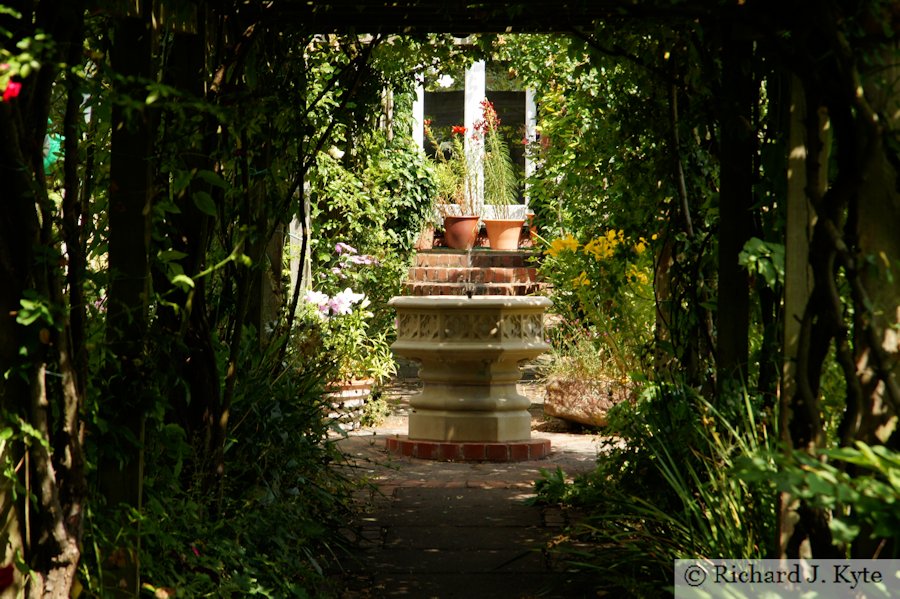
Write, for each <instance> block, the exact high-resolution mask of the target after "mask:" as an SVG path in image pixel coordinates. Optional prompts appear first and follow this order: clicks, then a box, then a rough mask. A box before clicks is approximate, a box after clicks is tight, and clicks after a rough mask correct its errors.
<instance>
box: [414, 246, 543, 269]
mask: <svg viewBox="0 0 900 599" xmlns="http://www.w3.org/2000/svg"><path fill="white" fill-rule="evenodd" d="M539 255H540V254H538V253H537V252H533V251H529V250H514V251H498V250H487V249H479V248H475V249H473V250H472V251H471V252H467V251H465V250H450V249H433V250H420V251H419V252H417V253H416V263H415V266H416V267H445V268H532V267H533V266H534V259H535V258H536V257H538V256H539Z"/></svg>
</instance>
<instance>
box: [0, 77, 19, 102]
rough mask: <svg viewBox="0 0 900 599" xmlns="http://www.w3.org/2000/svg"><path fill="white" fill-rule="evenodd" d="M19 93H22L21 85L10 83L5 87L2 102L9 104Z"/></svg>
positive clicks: (15, 82) (14, 82) (16, 82)
mask: <svg viewBox="0 0 900 599" xmlns="http://www.w3.org/2000/svg"><path fill="white" fill-rule="evenodd" d="M20 91H22V84H21V83H19V82H18V81H10V82H9V83H8V84H7V85H6V90H5V91H4V92H3V101H4V102H9V101H10V100H12V99H13V98H15V97H16V96H18V95H19V92H20Z"/></svg>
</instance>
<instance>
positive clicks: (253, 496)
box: [81, 352, 350, 597]
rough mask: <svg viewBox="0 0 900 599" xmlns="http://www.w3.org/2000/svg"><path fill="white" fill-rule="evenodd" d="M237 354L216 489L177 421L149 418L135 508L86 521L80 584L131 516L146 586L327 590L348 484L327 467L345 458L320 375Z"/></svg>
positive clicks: (239, 591)
mask: <svg viewBox="0 0 900 599" xmlns="http://www.w3.org/2000/svg"><path fill="white" fill-rule="evenodd" d="M245 355H248V357H249V358H250V359H249V360H248V362H247V364H245V365H244V366H245V367H244V368H242V369H241V371H242V372H243V373H244V375H243V376H242V377H241V381H240V382H239V384H238V386H237V389H236V394H235V400H234V404H233V413H232V420H233V422H234V423H235V424H234V426H233V428H232V429H231V433H230V436H229V440H228V443H227V446H226V450H225V455H226V459H227V463H228V469H227V470H226V473H225V475H224V479H223V481H222V485H221V487H219V488H213V489H210V488H206V487H205V486H204V483H203V479H202V476H201V473H202V472H201V470H200V469H199V468H198V463H197V460H198V459H201V460H202V453H197V451H198V450H199V448H197V447H194V446H192V444H191V440H190V439H189V438H188V437H187V436H186V433H185V431H184V429H182V428H181V427H179V426H177V425H175V424H165V423H160V424H158V425H155V426H153V428H151V429H150V430H148V434H147V448H146V452H147V461H146V463H147V472H146V475H145V492H146V494H147V501H146V502H145V505H144V509H143V511H142V512H141V513H140V514H137V513H135V512H134V511H132V510H130V509H124V510H115V511H113V512H111V513H110V512H104V514H105V515H104V516H103V518H102V520H101V519H100V515H99V514H96V513H95V515H94V516H93V517H92V518H91V519H90V520H89V530H88V537H89V538H90V539H91V540H92V545H91V546H90V551H88V552H87V553H88V555H87V556H86V558H85V561H84V563H83V565H82V570H81V574H82V579H83V580H84V581H85V582H86V586H87V589H88V591H90V592H92V593H94V592H99V589H98V588H97V585H98V584H99V582H100V581H99V576H100V575H101V573H102V570H103V567H104V564H105V563H107V562H108V561H110V560H115V559H116V558H115V552H116V551H117V549H116V548H121V547H122V546H123V541H124V542H125V543H126V546H127V543H128V537H127V531H128V530H129V528H130V526H129V523H130V522H134V521H139V522H140V525H141V563H142V568H143V574H142V579H143V580H144V588H145V589H148V590H151V591H152V590H153V589H157V588H160V589H171V590H173V591H174V592H176V593H177V595H176V596H178V597H199V596H216V597H227V596H232V597H237V596H241V597H243V596H262V597H314V596H328V595H329V594H330V593H331V590H330V588H331V587H330V585H331V583H330V582H329V581H328V580H327V579H326V578H325V577H324V575H323V572H324V570H325V568H326V566H327V565H328V560H334V559H337V558H338V556H339V554H340V553H341V547H342V544H343V540H342V537H341V536H340V534H339V532H338V531H339V530H340V529H341V528H342V527H343V526H344V525H345V523H346V521H347V518H348V517H349V514H350V501H349V490H350V483H349V482H348V481H347V480H345V479H344V478H343V477H342V476H341V475H340V474H339V473H338V472H337V471H336V470H335V469H333V468H329V467H328V466H329V464H331V463H333V462H336V461H338V460H340V459H341V455H340V452H339V451H338V449H337V448H336V447H335V446H334V444H333V442H332V441H330V440H329V436H328V431H329V429H328V423H327V422H326V420H325V418H323V417H322V415H323V413H325V407H324V405H323V399H322V397H323V385H324V380H323V378H322V372H320V371H318V369H317V368H316V367H315V365H314V364H311V363H306V361H305V360H303V361H301V358H302V356H299V355H297V356H293V355H292V356H289V360H290V361H291V363H292V367H291V368H289V369H286V370H283V371H281V373H280V374H278V375H277V376H275V377H273V376H272V374H271V373H272V368H271V364H270V361H271V359H272V356H267V357H266V358H264V359H262V360H260V359H259V358H258V357H254V356H253V355H252V354H250V353H249V352H248V353H247V354H245ZM301 364H305V366H301ZM123 534H124V535H126V536H125V537H123V536H122V535H123ZM118 550H119V551H120V550H121V549H118Z"/></svg>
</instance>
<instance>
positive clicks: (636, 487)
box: [537, 385, 775, 596]
mask: <svg viewBox="0 0 900 599" xmlns="http://www.w3.org/2000/svg"><path fill="white" fill-rule="evenodd" d="M738 399H742V401H738ZM609 420H610V426H611V427H613V428H614V429H615V430H616V431H617V432H619V434H621V435H622V437H621V439H620V440H619V442H617V443H616V444H614V445H613V446H612V447H610V448H608V450H609V453H608V454H606V455H602V456H601V457H600V458H599V460H598V467H597V470H596V471H595V472H593V473H591V474H589V475H586V476H582V477H577V478H576V479H575V481H574V482H573V483H571V484H568V485H566V484H564V480H563V476H564V475H563V473H562V472H557V473H555V474H554V473H546V474H545V479H544V480H543V481H539V482H538V485H537V491H538V493H539V495H538V497H539V499H540V500H544V501H555V502H560V501H561V502H565V503H569V504H573V505H579V506H582V507H583V508H584V509H585V510H586V511H587V515H586V517H585V518H584V521H583V522H581V523H580V524H579V525H578V526H576V527H575V528H574V529H573V530H572V531H570V537H569V541H571V543H563V544H561V545H560V546H559V547H558V550H559V551H561V552H562V553H563V555H564V556H565V558H566V559H567V560H569V561H570V562H572V563H573V565H574V566H576V567H581V568H587V569H590V570H595V571H597V572H598V574H599V576H598V580H602V581H604V582H603V585H604V586H606V587H608V588H610V589H617V590H620V591H621V590H626V591H628V592H629V593H631V594H633V595H634V596H651V595H654V594H658V593H659V592H660V591H661V589H662V588H664V587H665V586H667V585H669V584H671V580H670V578H671V567H672V561H673V560H674V559H677V558H688V557H691V558H697V557H709V558H738V557H741V558H762V557H767V556H769V555H771V543H773V542H774V538H775V537H774V530H775V491H774V489H773V488H772V485H771V484H769V483H767V482H765V481H750V480H747V479H744V478H740V477H738V476H736V475H735V472H736V469H737V465H738V463H739V462H741V461H742V460H743V459H744V458H748V459H763V460H765V459H768V458H767V457H766V456H768V455H769V451H770V449H771V447H773V446H774V440H773V439H772V437H771V436H770V435H769V431H768V428H767V426H766V425H765V422H764V419H761V417H760V413H759V411H758V408H757V406H755V405H754V401H752V399H751V398H750V397H749V396H744V397H743V398H732V402H731V405H728V406H726V407H725V408H723V409H721V410H720V409H717V408H715V407H713V406H712V405H711V404H709V403H707V402H705V401H704V400H702V399H701V398H699V397H696V396H695V395H694V394H693V393H691V392H689V391H687V390H686V389H685V388H684V387H683V386H678V385H671V386H664V387H663V386H661V387H656V388H651V391H648V392H646V393H645V396H644V397H643V398H642V399H641V400H640V401H639V402H638V403H637V405H636V406H634V407H632V406H631V405H630V404H628V403H622V404H619V405H618V406H616V408H614V409H613V410H612V411H611V413H610V417H609ZM732 423H738V424H732Z"/></svg>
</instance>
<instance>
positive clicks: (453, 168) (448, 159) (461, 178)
mask: <svg viewBox="0 0 900 599" xmlns="http://www.w3.org/2000/svg"><path fill="white" fill-rule="evenodd" d="M430 125H431V123H430V121H425V136H426V137H427V138H428V141H429V143H431V145H432V146H433V147H434V154H435V176H436V180H437V188H438V191H437V200H436V205H437V207H438V210H439V211H440V212H441V214H442V216H443V222H444V238H445V241H446V242H447V245H448V246H449V247H451V248H454V249H461V250H468V249H471V248H472V246H473V245H475V238H476V236H477V234H478V221H479V216H478V214H477V213H476V211H475V208H474V202H473V199H474V197H475V181H474V173H473V172H472V168H471V164H472V163H471V161H470V160H469V157H468V155H467V153H466V148H465V135H466V128H465V127H462V126H454V127H453V128H452V129H451V131H450V139H449V140H446V141H444V142H443V143H441V142H438V140H437V139H436V138H435V135H434V132H433V131H432V129H431V126H430Z"/></svg>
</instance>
